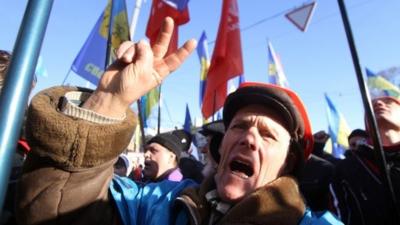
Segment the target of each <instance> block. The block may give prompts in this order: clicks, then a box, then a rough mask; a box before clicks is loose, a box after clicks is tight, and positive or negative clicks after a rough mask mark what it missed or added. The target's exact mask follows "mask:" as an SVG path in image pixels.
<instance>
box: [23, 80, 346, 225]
mask: <svg viewBox="0 0 400 225" xmlns="http://www.w3.org/2000/svg"><path fill="white" fill-rule="evenodd" d="M71 90H75V89H74V88H65V87H63V88H52V89H48V90H44V91H42V92H41V93H39V94H38V95H37V96H36V97H34V98H33V99H32V103H31V106H30V108H29V113H28V124H27V134H28V140H29V144H30V146H31V147H32V150H31V151H32V152H31V153H30V155H29V156H28V159H27V161H26V163H25V165H24V170H23V174H22V177H21V179H20V181H19V184H18V193H17V215H18V218H17V219H18V222H19V223H20V224H36V225H37V224H39V225H43V224H96V225H102V224H104V225H106V224H107V225H110V224H126V225H127V224H146V225H147V224H157V225H160V224H178V225H181V224H196V223H193V221H194V220H195V219H196V220H199V221H201V223H199V224H207V217H208V216H209V215H210V213H211V210H210V211H209V210H208V209H210V204H209V203H205V202H204V199H205V197H204V196H205V195H204V190H210V188H211V189H212V188H213V187H214V184H213V183H212V181H213V178H212V177H211V178H209V179H207V180H206V181H204V182H203V184H202V185H201V187H200V188H194V187H193V186H194V185H195V184H194V182H193V181H191V180H184V181H181V182H172V181H168V180H164V181H161V182H158V183H152V184H146V185H144V186H141V185H139V184H137V183H135V182H134V181H132V180H130V179H128V178H120V177H118V176H113V164H114V162H115V161H116V159H117V157H118V155H119V154H120V153H121V152H122V151H123V150H124V149H125V148H126V146H127V145H128V143H129V140H130V138H131V136H132V133H133V131H134V128H135V125H136V117H135V115H134V114H133V113H132V112H131V111H127V116H126V118H125V119H124V120H123V121H122V122H119V123H116V124H111V125H110V124H108V125H101V124H96V123H92V122H88V121H86V120H82V119H76V118H72V117H69V116H66V115H64V114H62V113H60V112H59V111H60V107H61V108H62V105H63V104H60V100H61V101H62V99H63V98H62V97H63V96H64V95H65V93H66V92H67V91H71ZM187 188H190V189H187ZM183 190H185V191H184V192H183V193H182V191H183ZM179 199H183V200H182V201H180V200H179ZM181 203H183V204H185V205H189V206H190V207H186V208H183V207H181V206H182V205H181ZM192 212H193V213H194V214H192ZM198 218H199V219H198ZM328 221H331V222H328ZM269 222H271V224H274V223H276V224H298V223H299V222H300V224H340V222H338V221H337V220H336V219H335V218H333V217H332V215H331V214H329V213H327V214H322V215H313V214H312V213H311V212H310V211H308V210H307V209H306V207H305V204H304V202H303V200H302V198H301V195H300V193H299V190H298V186H297V184H296V182H295V181H294V180H293V179H292V178H289V177H282V178H279V179H277V180H275V181H274V182H272V183H271V184H269V185H267V186H266V187H263V188H260V189H259V190H257V191H255V192H254V193H252V194H251V195H249V196H246V197H245V199H244V200H243V201H241V202H239V203H237V204H236V205H235V206H233V207H232V208H231V209H230V210H229V211H228V212H227V213H226V215H225V216H223V217H221V218H220V221H219V222H218V221H217V223H218V224H266V223H269Z"/></svg>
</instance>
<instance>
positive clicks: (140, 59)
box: [83, 17, 196, 117]
mask: <svg viewBox="0 0 400 225" xmlns="http://www.w3.org/2000/svg"><path fill="white" fill-rule="evenodd" d="M173 29H174V22H173V20H172V19H171V18H169V17H167V18H166V19H165V21H164V23H163V26H162V28H161V31H160V34H159V37H158V40H157V41H156V43H155V44H154V46H153V47H152V48H151V47H150V45H149V44H148V43H147V42H145V41H140V42H138V43H136V44H135V43H133V42H124V43H122V44H121V46H120V47H119V49H118V50H117V60H116V62H115V63H113V64H112V65H111V66H110V67H109V68H108V69H107V71H106V72H105V73H104V74H103V76H102V78H101V80H100V82H99V85H98V87H97V89H96V90H95V92H94V93H93V94H92V95H91V96H90V98H89V99H88V100H87V101H86V102H85V103H84V105H83V107H84V108H87V109H90V110H93V111H95V112H97V113H100V114H102V115H105V116H110V117H121V116H122V115H124V114H125V111H126V110H127V108H128V107H129V105H131V104H132V103H133V102H134V101H136V100H137V99H139V98H140V97H141V96H143V95H144V94H146V93H147V92H148V91H150V90H151V89H153V88H154V87H156V86H157V85H159V84H160V83H161V82H162V80H164V79H165V77H167V76H168V75H169V74H170V73H171V72H173V71H174V70H176V69H177V68H178V67H179V66H180V65H181V64H182V63H183V61H185V59H186V58H187V57H188V56H189V55H190V53H191V52H192V51H193V50H194V49H195V47H196V41H195V40H193V39H192V40H189V41H187V42H186V43H185V44H184V45H183V46H182V47H181V48H179V49H178V50H176V51H175V52H174V53H172V54H170V55H168V56H165V54H166V52H167V50H168V46H169V42H170V39H171V36H172V32H173Z"/></svg>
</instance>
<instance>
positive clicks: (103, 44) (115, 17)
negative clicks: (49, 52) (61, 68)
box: [71, 0, 129, 85]
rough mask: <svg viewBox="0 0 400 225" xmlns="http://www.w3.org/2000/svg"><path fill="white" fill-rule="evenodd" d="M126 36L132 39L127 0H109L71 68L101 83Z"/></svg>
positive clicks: (92, 81)
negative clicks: (105, 71) (130, 36)
mask: <svg viewBox="0 0 400 225" xmlns="http://www.w3.org/2000/svg"><path fill="white" fill-rule="evenodd" d="M110 27H111V28H112V29H110ZM126 40H129V24H128V16H127V12H126V5H125V0H109V1H108V5H107V7H106V9H105V10H104V12H103V13H102V14H101V15H100V18H99V19H98V20H97V23H96V25H95V26H94V28H93V29H92V32H91V33H90V35H89V37H88V38H87V39H86V42H85V44H84V45H83V47H82V48H81V50H80V51H79V53H78V56H77V57H76V58H75V60H74V62H73V64H72V66H71V70H72V71H74V72H75V73H76V74H78V75H79V76H81V77H83V78H84V79H86V80H88V81H90V82H91V83H92V84H94V85H97V83H98V81H99V79H100V77H101V75H102V74H103V73H104V70H105V69H106V67H107V66H108V65H109V64H110V63H111V62H113V61H114V60H115V55H114V50H115V49H116V48H118V46H119V45H120V44H121V43H122V42H123V41H126Z"/></svg>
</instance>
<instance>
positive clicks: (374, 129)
mask: <svg viewBox="0 0 400 225" xmlns="http://www.w3.org/2000/svg"><path fill="white" fill-rule="evenodd" d="M338 4H339V9H340V14H341V16H342V20H343V25H344V29H345V32H346V37H347V42H348V44H349V47H350V52H351V56H352V59H353V64H354V69H355V71H356V76H357V81H358V85H359V89H360V92H361V97H362V100H363V104H364V109H365V114H366V116H367V121H368V124H369V126H370V128H371V129H370V132H371V133H370V134H371V136H372V141H373V144H374V149H375V153H376V156H377V158H378V159H379V161H380V162H381V165H380V166H381V169H382V171H383V172H384V173H385V175H384V180H385V182H386V185H387V188H388V190H389V192H390V196H391V199H392V202H393V204H394V207H395V209H396V213H397V215H396V216H397V219H400V210H399V206H398V204H397V200H396V195H395V193H394V190H393V185H392V180H391V177H390V171H389V168H388V167H387V166H386V165H387V163H386V157H385V153H384V151H383V148H382V142H381V138H380V134H379V130H378V126H377V122H376V118H375V115H374V113H373V111H372V105H371V101H370V96H369V92H368V91H367V86H366V84H365V81H364V78H363V74H362V70H361V66H360V61H359V59H358V54H357V50H356V46H355V43H354V38H353V34H352V30H351V26H350V22H349V19H348V16H347V11H346V6H345V4H344V2H343V0H338Z"/></svg>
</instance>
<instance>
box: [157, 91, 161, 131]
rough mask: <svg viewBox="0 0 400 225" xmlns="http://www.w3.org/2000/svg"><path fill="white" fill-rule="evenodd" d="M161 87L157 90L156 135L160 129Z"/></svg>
mask: <svg viewBox="0 0 400 225" xmlns="http://www.w3.org/2000/svg"><path fill="white" fill-rule="evenodd" d="M161 86H162V85H160V86H159V87H158V88H159V89H158V117H157V134H160V127H161Z"/></svg>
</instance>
